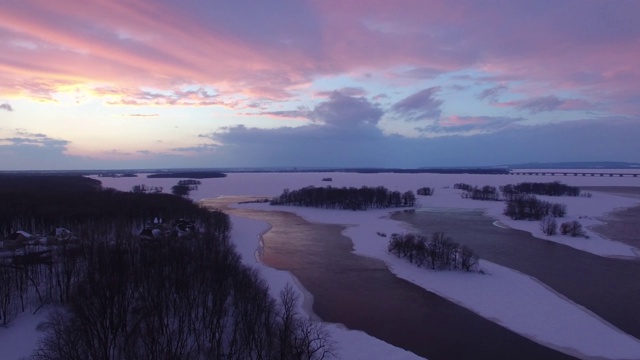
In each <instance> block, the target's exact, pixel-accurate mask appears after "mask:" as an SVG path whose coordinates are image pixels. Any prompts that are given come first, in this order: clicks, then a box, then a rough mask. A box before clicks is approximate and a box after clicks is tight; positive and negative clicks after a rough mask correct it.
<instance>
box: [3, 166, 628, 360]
mask: <svg viewBox="0 0 640 360" xmlns="http://www.w3.org/2000/svg"><path fill="white" fill-rule="evenodd" d="M574 171H575V170H574ZM326 177H330V178H332V179H333V181H332V182H324V181H322V178H326ZM96 179H98V180H100V181H102V182H103V185H104V186H105V187H111V188H115V189H118V190H122V191H129V190H131V188H132V187H133V186H134V185H140V184H145V185H147V186H162V187H163V188H164V192H170V191H171V187H172V186H173V185H175V184H176V183H177V181H178V180H179V179H149V178H146V177H145V175H144V174H142V175H141V176H140V177H137V178H98V177H96ZM201 181H202V185H200V186H199V189H198V190H196V191H192V192H191V195H190V197H191V198H192V199H194V200H202V199H212V198H216V197H220V196H232V195H247V196H265V197H272V196H276V195H279V194H280V193H281V192H282V190H283V189H285V188H289V189H292V190H293V189H298V188H301V187H304V186H308V185H314V186H328V185H330V186H333V187H342V186H356V187H360V186H363V185H366V186H380V185H381V186H385V187H387V188H389V189H390V190H398V191H401V192H404V191H407V190H413V191H414V192H415V191H416V189H418V188H420V187H425V186H428V187H431V188H435V193H434V195H433V196H429V197H420V196H418V199H419V205H418V206H420V207H429V208H461V209H482V210H484V212H485V214H486V215H488V216H491V217H493V218H495V221H496V225H499V226H508V227H512V228H516V229H521V230H525V231H528V232H530V233H532V234H533V235H534V236H536V237H539V238H541V239H547V240H550V241H556V242H559V243H563V244H566V245H568V246H571V247H574V248H576V249H580V250H583V251H587V252H590V253H593V254H597V255H600V256H612V257H638V256H639V254H640V252H639V250H638V249H634V248H633V247H631V246H629V245H626V244H623V243H620V242H616V241H611V240H609V239H606V238H603V237H601V236H599V235H598V234H596V233H593V232H592V231H590V230H589V229H588V227H590V226H593V225H596V224H600V223H601V222H600V221H598V220H597V219H596V218H597V217H602V216H603V215H604V214H606V213H609V212H611V211H613V210H616V209H620V208H625V207H631V206H636V205H640V199H638V198H632V197H622V196H616V195H609V194H605V193H601V192H592V194H593V196H592V197H560V198H558V197H554V198H545V197H539V198H541V199H543V200H549V201H551V202H560V203H564V204H566V205H567V210H568V216H567V217H566V218H565V219H562V221H563V222H564V221H570V220H578V221H580V222H581V223H582V225H583V226H584V227H585V228H586V229H585V230H586V231H587V233H588V235H589V239H585V238H570V237H567V236H561V235H555V236H550V237H549V236H545V235H543V234H542V232H541V231H540V229H539V224H538V222H537V221H532V222H529V221H512V220H510V219H509V218H507V217H506V216H504V215H502V210H503V208H504V203H503V202H484V201H475V200H470V199H462V198H461V197H460V193H461V192H460V190H455V189H453V184H455V183H468V184H471V185H477V186H484V185H492V186H500V185H506V184H516V183H520V182H550V181H560V182H562V183H565V184H568V185H573V186H634V187H640V178H633V177H599V176H596V177H590V176H585V177H583V176H576V177H574V176H566V177H565V176H553V177H552V176H516V175H467V174H451V175H449V174H447V175H440V174H355V173H232V174H229V175H228V176H227V177H225V178H219V179H203V180H201ZM239 206H243V207H251V208H256V209H261V210H267V211H268V210H275V209H277V210H281V211H282V210H286V211H290V212H294V213H296V214H298V215H299V216H302V217H304V218H305V219H307V220H309V221H311V222H317V223H329V224H341V225H344V226H345V230H344V231H343V234H344V235H346V236H347V237H349V238H350V239H351V240H352V241H353V243H354V252H356V253H358V254H362V255H367V256H371V257H375V258H379V259H381V260H383V261H385V263H386V264H387V265H388V266H389V268H390V269H391V271H392V272H393V273H395V274H396V275H397V276H399V277H402V278H404V279H407V280H409V281H411V282H413V283H415V284H417V285H419V286H422V287H423V288H425V289H427V290H429V291H432V292H435V293H437V294H439V295H441V296H443V297H445V298H448V299H450V300H452V301H454V302H455V303H457V304H459V305H461V306H464V307H466V308H468V309H470V310H472V311H474V312H476V313H478V314H480V315H481V316H483V317H485V318H487V319H490V320H492V321H494V322H496V323H499V324H501V325H502V326H505V327H507V328H509V329H511V330H513V331H515V332H517V333H520V334H522V335H524V336H526V337H528V338H530V339H532V340H534V341H537V342H539V343H541V344H545V345H547V346H549V347H552V348H554V349H557V350H559V351H563V352H566V353H568V354H571V355H574V356H577V357H580V358H585V359H588V358H608V359H640V340H638V339H635V338H633V337H631V336H629V335H627V334H625V333H623V332H621V331H620V330H618V329H617V328H615V327H614V326H612V325H611V324H609V323H607V322H606V321H604V320H602V319H601V318H599V317H598V316H596V315H595V314H593V313H591V312H589V311H588V310H586V309H584V308H582V307H580V306H578V305H576V304H575V303H573V302H571V301H570V300H568V299H566V298H564V297H563V296H562V295H560V294H558V293H556V292H554V291H552V290H551V289H549V288H548V287H546V286H545V285H544V284H541V283H540V282H539V281H537V280H536V279H534V278H531V277H529V276H526V275H524V274H521V273H519V272H516V271H514V270H511V269H509V268H505V267H502V266H499V265H497V264H493V263H490V262H487V261H482V260H481V262H480V267H481V268H482V269H483V270H484V271H485V272H487V275H481V274H467V273H461V272H431V271H426V270H424V269H420V268H416V267H415V266H414V265H411V264H409V263H407V262H406V261H405V260H401V259H398V258H396V257H394V256H391V255H389V254H388V253H387V251H386V247H387V241H388V239H385V238H381V237H379V236H377V235H376V232H385V233H387V234H390V233H394V232H403V231H405V232H406V231H410V230H411V229H408V228H407V225H406V224H404V223H400V222H397V221H392V220H390V219H389V218H388V216H389V214H390V212H391V211H392V210H372V211H366V212H352V211H340V210H319V209H309V208H295V207H277V208H276V207H270V206H269V205H267V204H247V205H239ZM231 220H232V223H233V225H234V230H233V233H232V239H233V240H234V241H235V242H236V244H237V246H238V250H239V251H240V253H241V254H242V257H243V261H245V262H246V263H247V264H248V265H251V266H255V267H257V268H258V269H259V270H260V271H261V273H262V274H263V276H264V278H265V279H266V280H267V281H268V283H269V284H270V287H271V288H272V291H273V292H274V294H277V292H279V290H280V289H281V288H282V287H284V285H285V284H286V283H287V282H295V279H293V277H292V276H291V275H290V274H288V273H286V272H282V271H277V270H274V269H271V268H269V267H267V266H265V265H263V264H260V263H258V262H256V260H255V257H254V252H255V250H256V247H257V246H258V241H259V235H260V234H262V233H263V232H264V231H266V230H267V229H268V225H267V224H265V223H261V222H258V221H254V220H249V219H244V218H240V217H237V216H232V218H231ZM298 289H299V291H300V293H301V294H304V292H305V290H304V289H303V288H302V287H300V286H298ZM305 298H306V301H307V303H306V306H305V308H307V310H308V309H309V307H310V306H309V303H310V301H312V299H311V297H310V295H309V294H306V296H305ZM25 323H28V324H31V325H29V326H32V327H33V321H31V320H30V318H27V317H26V316H25V317H24V318H22V317H19V318H18V319H16V322H15V324H14V325H13V327H12V329H14V330H17V329H18V328H22V327H25V326H26V325H24V324H25ZM328 328H329V330H330V331H331V333H332V334H333V338H334V339H335V340H336V341H337V354H338V355H339V356H340V357H341V358H343V359H370V358H380V359H412V358H417V357H416V356H415V355H413V354H412V353H408V352H406V351H404V350H402V349H398V348H396V347H393V346H391V345H389V344H386V343H384V342H382V341H380V340H377V339H375V338H372V337H370V336H367V335H366V334H364V333H362V332H358V331H349V330H347V329H345V328H344V327H341V326H340V325H335V324H328ZM10 331H11V329H8V330H7V329H0V349H2V350H0V354H5V352H4V349H7V346H8V347H10V348H11V347H12V346H15V343H12V342H11V340H10V339H11V336H8V335H7V332H10ZM20 332H22V334H23V336H31V337H33V336H35V334H33V332H32V333H31V334H29V332H28V331H26V330H20ZM22 354H24V352H23V353H22ZM26 354H28V351H27V352H26ZM21 356H24V355H21ZM0 358H2V359H5V357H2V355H0ZM14 358H18V357H15V356H13V357H7V359H14Z"/></svg>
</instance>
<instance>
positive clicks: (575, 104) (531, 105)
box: [494, 95, 597, 114]
mask: <svg viewBox="0 0 640 360" xmlns="http://www.w3.org/2000/svg"><path fill="white" fill-rule="evenodd" d="M494 104H495V105H496V106H500V107H515V108H517V109H519V110H524V111H528V112H530V113H531V114H537V113H541V112H547V111H554V110H592V109H596V108H597V106H596V105H595V104H592V103H590V102H588V101H585V100H581V99H560V98H558V97H557V96H555V95H549V96H544V97H537V98H531V99H525V100H518V101H509V102H504V103H498V102H494Z"/></svg>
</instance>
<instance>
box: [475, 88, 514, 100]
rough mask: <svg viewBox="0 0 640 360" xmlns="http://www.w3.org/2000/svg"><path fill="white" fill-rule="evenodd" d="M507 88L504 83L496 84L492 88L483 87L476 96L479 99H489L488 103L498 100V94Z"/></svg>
mask: <svg viewBox="0 0 640 360" xmlns="http://www.w3.org/2000/svg"><path fill="white" fill-rule="evenodd" d="M508 89H509V88H508V87H507V86H505V85H498V86H494V87H492V88H488V89H484V90H482V92H480V93H479V94H478V95H476V97H477V98H478V99H480V100H489V102H490V103H496V102H498V96H499V95H500V94H502V93H504V92H505V91H507V90H508Z"/></svg>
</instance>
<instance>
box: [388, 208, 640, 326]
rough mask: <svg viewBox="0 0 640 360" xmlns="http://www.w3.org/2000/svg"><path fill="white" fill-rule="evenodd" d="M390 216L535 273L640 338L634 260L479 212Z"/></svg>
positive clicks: (638, 264) (639, 289)
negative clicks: (509, 225) (497, 222)
mask: <svg viewBox="0 0 640 360" xmlns="http://www.w3.org/2000/svg"><path fill="white" fill-rule="evenodd" d="M392 218H393V219H395V220H399V221H405V222H407V223H409V224H411V226H412V227H414V228H415V229H417V230H418V231H419V232H420V233H423V234H426V235H430V234H431V233H433V232H434V231H444V232H446V234H447V235H448V236H450V237H451V238H453V240H455V241H456V242H458V243H460V244H465V245H468V246H469V247H471V248H472V249H473V250H474V252H475V253H476V254H477V255H478V256H479V257H480V258H482V259H486V260H489V261H491V262H494V263H497V264H500V265H504V266H506V267H509V268H512V269H515V270H518V271H520V272H522V273H525V274H527V275H530V276H533V277H535V278H537V279H538V280H540V281H542V282H544V283H545V284H547V285H549V286H550V287H552V288H553V289H554V290H556V291H557V292H559V293H561V294H563V295H565V296H566V297H568V298H569V299H571V300H573V301H574V302H576V303H578V304H580V305H582V306H584V307H586V308H588V309H589V310H591V311H592V312H594V313H596V314H597V315H599V316H600V317H602V318H603V319H605V320H607V321H608V322H610V323H611V324H613V325H615V326H616V327H618V328H620V329H621V330H623V331H625V332H626V333H628V334H630V335H633V336H635V337H636V338H640V311H638V310H639V308H638V305H639V304H640V261H638V260H637V259H636V260H628V259H627V260H625V259H613V258H605V257H601V256H597V255H592V254H590V253H587V252H584V251H580V250H576V249H573V248H571V247H568V246H564V245H561V244H558V243H555V242H551V241H546V240H541V239H537V238H535V237H533V236H532V235H531V234H529V233H527V232H524V231H520V230H514V229H505V228H500V227H497V226H493V225H492V223H493V220H492V219H491V218H488V217H486V216H483V214H482V212H480V211H469V210H456V209H449V210H443V209H421V210H417V211H415V212H400V213H396V214H394V215H393V216H392ZM558 236H560V235H558ZM584 241H589V240H588V239H585V240H584Z"/></svg>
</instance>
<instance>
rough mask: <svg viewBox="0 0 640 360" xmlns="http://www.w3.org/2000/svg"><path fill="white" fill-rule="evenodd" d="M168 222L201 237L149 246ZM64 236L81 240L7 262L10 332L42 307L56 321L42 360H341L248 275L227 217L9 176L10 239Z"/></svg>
mask: <svg viewBox="0 0 640 360" xmlns="http://www.w3.org/2000/svg"><path fill="white" fill-rule="evenodd" d="M158 218H160V219H165V222H168V223H172V222H175V221H178V220H181V219H189V221H190V222H191V223H193V224H195V228H196V229H197V231H196V232H194V233H192V234H191V236H189V237H180V238H178V237H175V236H172V235H171V234H169V233H166V234H165V233H162V234H161V235H160V236H159V237H158V238H154V239H153V240H142V239H141V237H140V236H138V234H139V233H140V232H141V230H142V229H143V228H144V227H146V226H149V224H153V223H154V219H158ZM61 228H64V229H68V230H69V231H70V232H72V233H73V236H69V237H68V239H67V241H64V242H58V243H55V245H51V244H50V243H49V242H46V241H44V242H42V241H38V242H31V241H30V242H29V243H27V244H25V247H24V248H23V249H20V250H21V251H2V255H3V256H2V257H0V323H5V324H8V323H10V322H11V321H12V320H13V319H14V318H15V317H16V316H17V315H18V314H19V313H20V312H24V311H32V312H33V311H43V309H42V306H46V307H47V310H48V311H49V313H50V315H49V317H48V319H47V321H46V322H45V323H43V324H41V325H40V326H39V328H40V329H41V330H43V331H44V337H43V338H42V340H41V342H40V344H39V347H38V349H37V350H36V351H35V353H34V354H33V356H32V359H37V360H62V359H78V360H79V359H83V360H84V359H101V360H107V359H327V358H330V357H332V341H331V339H330V337H329V335H328V333H327V332H326V331H325V330H324V328H323V327H322V325H321V323H317V322H313V321H311V320H309V319H308V318H307V317H306V316H303V315H302V314H300V313H298V312H297V310H296V309H297V306H296V304H297V302H298V301H299V299H297V296H296V293H295V292H294V291H293V289H292V288H291V287H290V286H288V287H286V288H285V289H284V290H283V291H282V292H281V293H280V296H279V298H278V299H275V298H273V297H271V296H270V294H269V290H268V287H267V285H266V284H265V282H264V281H263V280H262V279H260V277H259V275H258V274H257V273H256V271H255V270H253V269H252V268H248V267H246V266H245V265H243V264H242V262H241V260H240V257H239V255H238V254H237V253H236V251H235V249H234V246H233V244H232V243H231V241H230V238H229V232H230V229H231V224H230V221H229V218H228V216H227V215H226V214H224V213H222V212H218V211H208V210H206V209H204V208H201V207H199V206H197V205H196V204H194V203H193V202H192V201H190V200H188V199H184V198H182V197H179V196H174V195H169V194H153V193H134V192H129V193H124V192H116V191H114V190H103V189H101V186H100V183H99V182H98V181H95V180H91V179H87V178H83V177H80V176H69V177H64V176H62V177H61V176H57V177H48V176H40V177H36V178H34V177H22V176H0V230H1V231H2V232H3V233H2V234H3V236H4V238H5V239H6V238H8V237H11V236H12V234H16V233H20V234H22V233H26V232H30V233H32V234H36V235H34V236H33V237H34V238H37V239H53V238H54V237H55V236H56V230H57V229H61ZM44 244H46V245H44Z"/></svg>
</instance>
